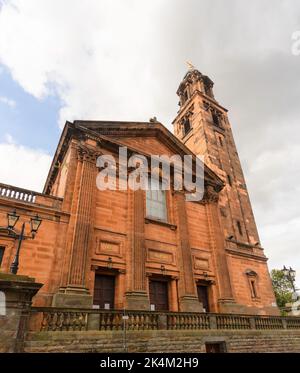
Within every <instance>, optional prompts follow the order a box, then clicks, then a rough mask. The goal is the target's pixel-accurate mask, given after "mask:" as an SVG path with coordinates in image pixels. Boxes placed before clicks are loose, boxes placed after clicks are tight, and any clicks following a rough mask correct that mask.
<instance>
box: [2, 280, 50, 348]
mask: <svg viewBox="0 0 300 373" xmlns="http://www.w3.org/2000/svg"><path fill="white" fill-rule="evenodd" d="M42 286H43V284H39V283H36V282H35V280H34V278H30V277H27V276H20V275H13V274H10V273H0V331H1V332H0V353H1V352H22V351H23V343H24V335H25V333H26V331H27V327H28V321H29V315H30V308H31V300H32V298H33V296H34V295H35V294H36V293H37V292H38V291H39V289H40V288H41V287H42Z"/></svg>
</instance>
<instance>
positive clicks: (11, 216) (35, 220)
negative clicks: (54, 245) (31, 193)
mask: <svg viewBox="0 0 300 373" xmlns="http://www.w3.org/2000/svg"><path fill="white" fill-rule="evenodd" d="M19 218H20V216H19V215H17V213H16V210H14V211H13V212H10V213H8V214H7V227H6V228H4V229H6V230H7V231H8V236H10V237H13V238H15V239H16V240H18V247H17V251H16V255H15V257H14V260H13V262H12V263H11V266H10V273H13V274H14V275H16V274H17V273H18V268H19V258H20V250H21V246H22V242H23V240H26V239H28V238H30V239H34V238H35V235H36V233H37V231H38V229H39V227H40V225H41V223H42V219H41V218H40V217H39V216H38V215H36V216H35V217H32V218H30V227H31V230H30V233H31V236H26V235H25V222H24V223H23V224H22V227H21V231H20V233H18V232H17V231H16V230H15V225H16V224H17V222H18V220H19ZM2 229H3V228H2Z"/></svg>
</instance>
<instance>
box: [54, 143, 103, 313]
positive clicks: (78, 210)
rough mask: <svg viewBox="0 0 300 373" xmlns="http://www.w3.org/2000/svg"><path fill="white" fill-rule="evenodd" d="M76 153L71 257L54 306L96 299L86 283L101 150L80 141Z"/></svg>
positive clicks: (78, 304)
mask: <svg viewBox="0 0 300 373" xmlns="http://www.w3.org/2000/svg"><path fill="white" fill-rule="evenodd" d="M77 156H78V161H77V167H76V176H75V175H74V176H75V182H74V187H73V188H74V191H73V201H72V207H71V216H70V222H69V230H68V240H67V241H68V242H67V246H66V251H67V258H68V260H67V261H66V264H65V266H66V276H65V280H64V281H65V283H64V284H62V286H61V288H60V290H59V291H58V293H56V294H55V295H54V297H53V302H52V304H53V305H54V306H68V307H91V305H92V299H93V297H92V295H91V294H90V293H89V291H88V289H87V285H86V277H87V276H86V268H87V260H88V250H89V245H90V240H91V236H92V232H93V216H94V211H93V209H94V197H95V193H96V176H97V168H96V158H97V156H98V152H97V151H96V149H95V148H94V147H91V146H86V145H84V144H80V145H78V146H77ZM67 187H68V186H67ZM69 242H70V244H69Z"/></svg>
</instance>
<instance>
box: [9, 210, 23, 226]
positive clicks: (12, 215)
mask: <svg viewBox="0 0 300 373" xmlns="http://www.w3.org/2000/svg"><path fill="white" fill-rule="evenodd" d="M19 217H20V216H19V215H17V214H16V211H13V212H11V213H8V214H7V223H8V228H11V229H13V228H14V226H15V225H16V223H17V221H18V220H19Z"/></svg>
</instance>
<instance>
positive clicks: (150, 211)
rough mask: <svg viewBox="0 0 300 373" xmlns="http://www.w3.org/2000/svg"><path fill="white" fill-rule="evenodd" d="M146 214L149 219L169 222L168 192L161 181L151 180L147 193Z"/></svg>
mask: <svg viewBox="0 0 300 373" xmlns="http://www.w3.org/2000/svg"><path fill="white" fill-rule="evenodd" d="M146 212H147V216H148V217H149V218H154V219H158V220H163V221H166V220H167V203H166V192H165V191H164V190H162V185H161V183H160V182H159V181H154V180H152V182H151V181H150V180H149V187H148V190H147V192H146Z"/></svg>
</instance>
